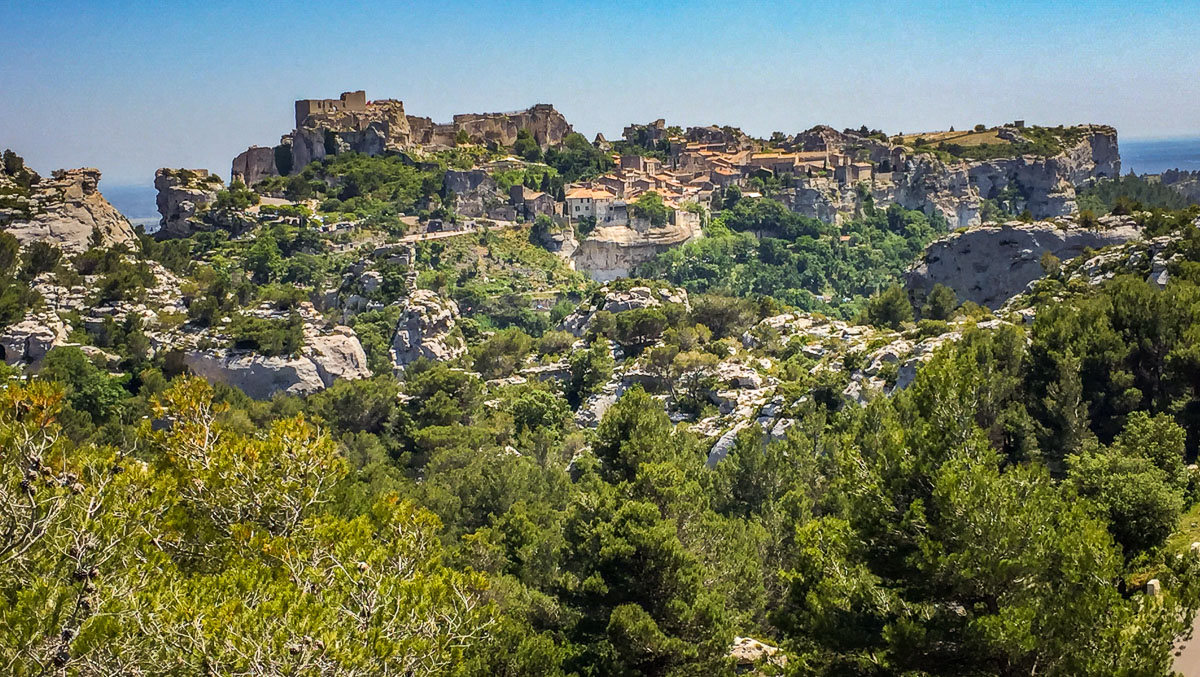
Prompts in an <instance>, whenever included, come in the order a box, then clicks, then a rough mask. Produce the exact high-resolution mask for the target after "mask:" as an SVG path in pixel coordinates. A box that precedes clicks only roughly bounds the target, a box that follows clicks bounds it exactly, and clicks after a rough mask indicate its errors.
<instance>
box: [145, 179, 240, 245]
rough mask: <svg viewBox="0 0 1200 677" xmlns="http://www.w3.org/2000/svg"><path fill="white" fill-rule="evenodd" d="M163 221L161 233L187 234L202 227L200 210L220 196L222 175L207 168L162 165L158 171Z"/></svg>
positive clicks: (159, 232)
mask: <svg viewBox="0 0 1200 677" xmlns="http://www.w3.org/2000/svg"><path fill="white" fill-rule="evenodd" d="M154 188H155V189H156V190H157V191H158V197H157V198H156V199H155V202H156V204H157V205H158V213H159V214H161V215H162V220H161V221H159V230H158V233H156V235H157V236H158V237H187V236H188V235H191V234H192V233H195V232H196V231H197V230H200V229H201V227H200V222H199V219H197V218H196V216H197V214H199V213H200V212H202V211H204V210H205V209H206V208H207V207H208V205H210V204H212V203H213V202H214V201H216V199H217V191H219V190H221V189H222V188H224V184H223V183H222V181H221V177H219V176H217V175H215V174H210V173H209V172H208V170H207V169H166V168H163V169H160V170H158V171H157V172H155V173H154Z"/></svg>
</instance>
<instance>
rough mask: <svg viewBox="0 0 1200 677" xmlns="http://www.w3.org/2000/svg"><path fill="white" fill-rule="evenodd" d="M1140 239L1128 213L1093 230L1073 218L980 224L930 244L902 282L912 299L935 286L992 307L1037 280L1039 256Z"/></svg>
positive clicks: (1063, 256) (1076, 252)
mask: <svg viewBox="0 0 1200 677" xmlns="http://www.w3.org/2000/svg"><path fill="white" fill-rule="evenodd" d="M1139 237H1141V229H1140V228H1139V227H1138V226H1137V224H1136V223H1135V222H1134V221H1133V219H1132V218H1131V217H1104V218H1102V219H1101V221H1100V227H1099V228H1096V229H1088V228H1081V227H1079V226H1078V225H1076V224H1074V223H1073V222H1061V223H1058V222H1050V221H1043V222H1038V223H1021V222H1017V221H1012V222H1009V223H1005V224H1003V225H996V226H981V227H978V228H971V229H969V230H967V231H965V232H962V233H955V234H952V235H948V236H946V237H944V238H941V239H939V240H937V241H936V242H933V243H932V244H930V245H929V246H928V247H926V249H925V255H924V257H923V258H922V259H921V260H920V261H918V262H917V264H916V265H914V266H913V268H912V269H911V270H909V272H908V275H907V285H908V290H909V294H910V295H911V297H912V298H913V299H914V301H916V302H923V301H924V299H925V297H926V295H928V294H929V292H930V290H932V289H933V286H934V285H936V284H943V285H945V286H947V287H950V288H951V289H953V290H954V291H955V292H957V293H958V298H959V300H960V301H973V302H975V303H978V304H979V305H983V306H987V307H988V308H992V309H996V308H999V307H1000V306H1002V305H1004V303H1005V302H1006V301H1008V299H1010V298H1012V297H1013V296H1015V295H1017V294H1019V293H1021V292H1022V291H1024V290H1025V288H1026V287H1027V286H1028V285H1029V283H1030V282H1033V281H1034V280H1037V279H1038V278H1040V277H1041V276H1042V275H1043V274H1044V273H1045V271H1044V270H1043V269H1042V263H1041V260H1042V255H1043V254H1045V253H1046V252H1049V253H1050V254H1053V255H1054V256H1055V257H1057V258H1058V259H1060V260H1062V261H1067V260H1070V259H1072V258H1075V257H1076V256H1079V255H1080V254H1082V253H1083V250H1084V249H1085V248H1089V247H1090V248H1093V249H1099V248H1101V247H1105V246H1108V245H1112V244H1119V243H1123V242H1128V241H1130V240H1134V239H1137V238H1139Z"/></svg>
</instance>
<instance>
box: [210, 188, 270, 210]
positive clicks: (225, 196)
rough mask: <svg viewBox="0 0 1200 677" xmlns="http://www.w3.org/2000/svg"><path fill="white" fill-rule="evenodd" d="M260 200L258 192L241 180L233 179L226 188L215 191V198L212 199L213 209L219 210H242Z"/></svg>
mask: <svg viewBox="0 0 1200 677" xmlns="http://www.w3.org/2000/svg"><path fill="white" fill-rule="evenodd" d="M260 201H261V198H259V196H258V193H255V192H254V191H252V190H250V189H249V188H247V187H246V184H244V183H242V182H241V181H234V182H233V183H231V184H229V189H228V190H219V191H217V199H216V200H214V201H213V203H212V208H213V209H221V210H234V211H238V210H243V209H247V208H248V207H251V206H253V205H256V204H258V203H259V202H260Z"/></svg>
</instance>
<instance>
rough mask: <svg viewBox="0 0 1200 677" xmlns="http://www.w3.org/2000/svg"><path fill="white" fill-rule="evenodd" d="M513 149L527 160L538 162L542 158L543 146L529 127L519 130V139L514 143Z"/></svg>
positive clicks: (518, 155) (517, 154) (514, 152)
mask: <svg viewBox="0 0 1200 677" xmlns="http://www.w3.org/2000/svg"><path fill="white" fill-rule="evenodd" d="M512 151H513V155H516V156H517V157H520V158H523V159H524V160H525V161H526V162H538V161H540V160H541V159H542V148H541V146H538V142H537V141H536V140H534V138H533V134H530V133H529V130H528V129H518V130H517V140H516V141H515V142H514V143H513V147H512Z"/></svg>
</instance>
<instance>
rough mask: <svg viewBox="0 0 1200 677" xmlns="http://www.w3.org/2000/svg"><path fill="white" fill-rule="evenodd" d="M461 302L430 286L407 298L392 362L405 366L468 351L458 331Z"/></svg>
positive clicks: (393, 347)
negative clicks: (423, 359) (421, 360)
mask: <svg viewBox="0 0 1200 677" xmlns="http://www.w3.org/2000/svg"><path fill="white" fill-rule="evenodd" d="M457 321H458V304H457V303H455V302H454V301H452V300H451V299H445V298H442V297H440V296H438V294H437V293H436V292H433V291H430V290H428V289H418V290H416V291H414V292H413V293H412V294H410V295H409V296H408V298H406V299H405V300H404V312H403V313H401V314H400V321H399V322H398V323H397V324H396V333H395V334H393V336H392V350H391V352H392V362H393V364H395V365H396V368H397V369H403V368H404V367H405V366H407V365H408V364H411V363H412V362H415V361H416V360H418V359H421V358H425V359H429V360H437V361H440V362H444V361H447V360H453V359H455V358H457V357H460V356H462V355H464V354H466V352H467V346H466V342H465V341H463V338H462V336H461V335H459V334H458V332H456V331H455V323H456V322H457Z"/></svg>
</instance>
